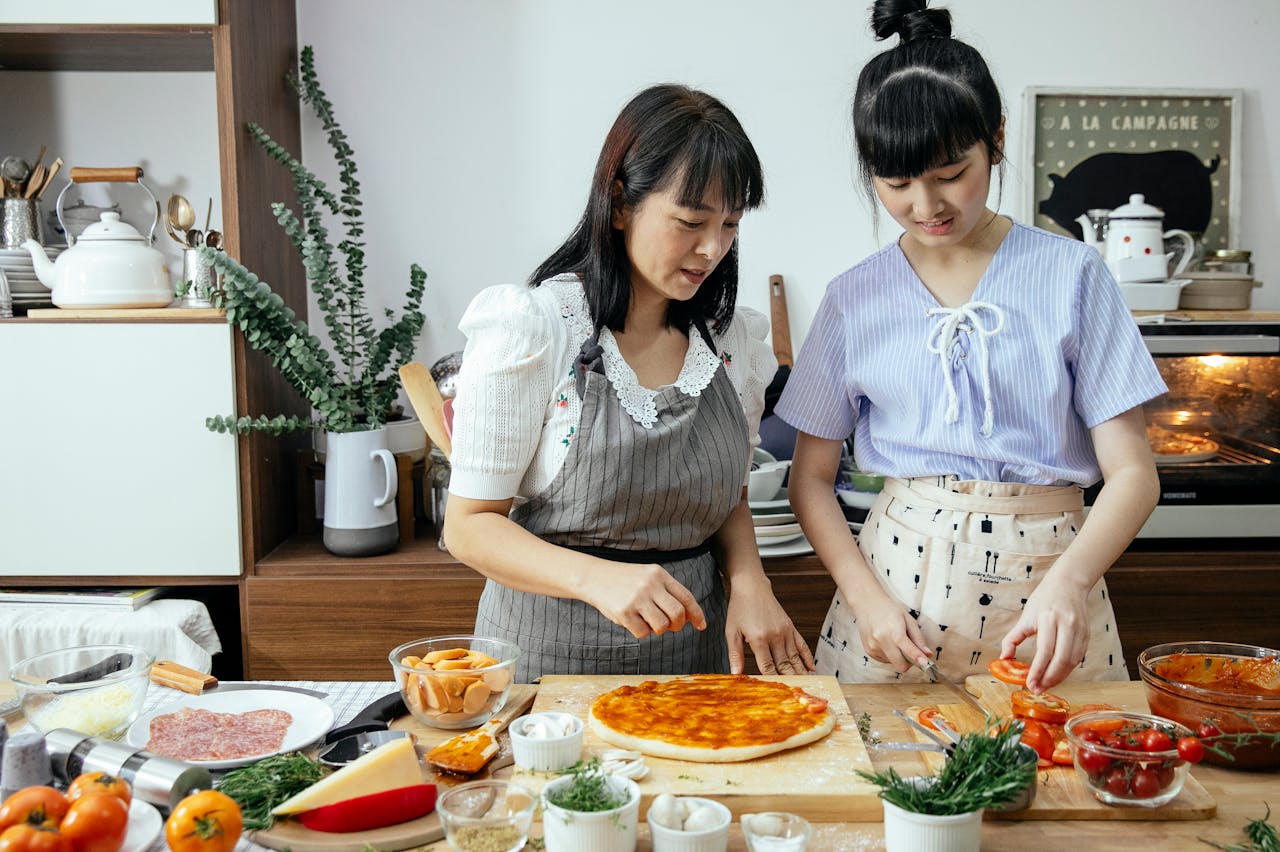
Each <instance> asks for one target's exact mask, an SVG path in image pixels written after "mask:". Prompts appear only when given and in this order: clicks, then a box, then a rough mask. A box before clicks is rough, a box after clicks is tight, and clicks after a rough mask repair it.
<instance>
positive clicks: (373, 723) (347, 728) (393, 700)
mask: <svg viewBox="0 0 1280 852" xmlns="http://www.w3.org/2000/svg"><path fill="white" fill-rule="evenodd" d="M408 713H409V708H408V707H406V706H405V704H404V698H403V697H401V695H400V693H399V692H392V693H391V694H389V695H384V696H382V697H381V698H379V699H378V700H376V701H373V702H371V703H370V704H369V706H368V707H365V708H364V709H363V710H361V711H360V712H359V713H357V714H356V715H355V717H354V718H352V720H351V721H350V722H348V723H347V724H345V725H343V726H341V727H338V728H334V729H333V730H331V731H330V732H329V733H327V734H325V735H324V741H325V743H326V744H328V743H335V742H337V741H338V740H340V739H342V738H343V737H349V736H351V735H352V734H363V733H366V732H367V731H385V730H387V728H388V727H389V726H390V724H391V721H392V720H393V719H398V718H400V717H401V716H406V715H408Z"/></svg>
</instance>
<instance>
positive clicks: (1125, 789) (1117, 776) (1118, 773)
mask: <svg viewBox="0 0 1280 852" xmlns="http://www.w3.org/2000/svg"><path fill="white" fill-rule="evenodd" d="M1106 785H1107V792H1108V793H1110V794H1111V795H1113V796H1127V795H1129V776H1128V775H1127V774H1125V771H1124V767H1123V766H1116V767H1113V768H1112V769H1111V770H1110V771H1108V772H1107V780H1106Z"/></svg>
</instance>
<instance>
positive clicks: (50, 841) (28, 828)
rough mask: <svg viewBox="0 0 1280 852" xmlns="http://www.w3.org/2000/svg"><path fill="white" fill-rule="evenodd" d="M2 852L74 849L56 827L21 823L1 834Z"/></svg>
mask: <svg viewBox="0 0 1280 852" xmlns="http://www.w3.org/2000/svg"><path fill="white" fill-rule="evenodd" d="M15 795H16V794H15ZM0 852H72V849H71V841H70V840H68V839H67V838H65V837H63V836H62V835H61V834H59V833H58V829H57V828H55V827H54V826H51V825H32V824H31V823H29V822H20V823H18V824H17V825H11V826H9V827H8V828H6V829H5V830H4V831H3V832H0Z"/></svg>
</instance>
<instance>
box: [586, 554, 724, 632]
mask: <svg viewBox="0 0 1280 852" xmlns="http://www.w3.org/2000/svg"><path fill="white" fill-rule="evenodd" d="M598 577H599V579H596V580H595V581H594V582H593V583H592V587H591V588H590V589H588V590H587V594H586V595H585V596H584V597H585V599H586V600H587V601H588V602H589V603H591V605H592V606H594V607H595V608H596V609H598V610H600V612H601V613H603V614H604V617H605V618H607V619H609V620H610V621H612V622H613V623H614V624H617V625H619V626H620V627H624V628H626V629H627V630H628V631H629V632H630V633H631V635H632V636H634V637H636V638H637V639H643V638H645V637H646V636H650V635H653V636H660V635H662V634H663V633H666V632H668V631H677V630H681V629H682V628H683V627H684V626H685V624H686V623H690V624H692V625H693V626H694V627H695V628H696V629H698V630H706V629H707V617H706V615H705V614H703V612H702V607H700V606H699V605H698V601H697V600H696V599H695V598H694V596H693V593H692V592H690V591H689V590H688V589H686V588H685V587H684V586H683V585H681V584H680V583H679V582H677V580H676V579H675V578H674V577H672V576H671V575H670V574H669V573H667V571H666V569H665V568H663V567H662V566H661V565H657V564H651V565H635V564H631V563H625V562H611V563H610V570H609V571H602V572H599V573H598Z"/></svg>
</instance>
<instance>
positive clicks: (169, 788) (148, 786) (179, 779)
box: [45, 728, 213, 808]
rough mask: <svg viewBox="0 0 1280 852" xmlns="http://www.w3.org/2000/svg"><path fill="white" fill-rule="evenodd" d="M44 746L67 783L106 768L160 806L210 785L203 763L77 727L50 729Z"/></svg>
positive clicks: (135, 792)
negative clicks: (84, 774)
mask: <svg viewBox="0 0 1280 852" xmlns="http://www.w3.org/2000/svg"><path fill="white" fill-rule="evenodd" d="M45 747H46V749H48V752H49V759H50V761H51V762H52V764H53V775H54V777H55V778H57V779H58V780H60V781H62V782H64V783H70V782H71V781H72V780H74V779H75V777H76V776H78V775H81V774H82V773H85V772H106V773H108V774H110V775H115V776H117V777H119V778H123V779H124V780H125V781H128V782H129V786H130V787H132V788H133V795H134V796H136V797H137V798H139V799H142V800H143V801H144V802H150V803H151V804H153V805H158V806H160V807H162V808H172V807H173V806H175V805H176V804H178V802H180V801H182V800H183V799H184V798H185V797H186V796H187V795H189V794H190V793H192V792H193V791H195V790H211V789H213V775H211V774H210V773H209V770H208V769H205V768H204V767H202V766H192V765H191V764H189V763H183V762H182V761H180V760H172V759H170V758H167V757H161V756H159V755H155V754H151V753H150V752H147V751H144V750H142V749H140V748H135V747H134V746H130V745H125V744H124V743H118V742H114V741H112V740H106V739H103V738H101V737H90V736H86V735H85V734H82V733H80V732H79V731H72V730H68V729H67V728H58V729H57V730H56V731H51V732H50V733H49V734H48V735H47V736H46V737H45Z"/></svg>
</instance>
